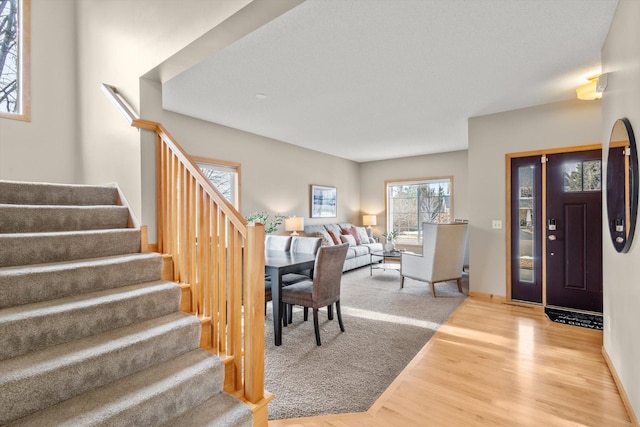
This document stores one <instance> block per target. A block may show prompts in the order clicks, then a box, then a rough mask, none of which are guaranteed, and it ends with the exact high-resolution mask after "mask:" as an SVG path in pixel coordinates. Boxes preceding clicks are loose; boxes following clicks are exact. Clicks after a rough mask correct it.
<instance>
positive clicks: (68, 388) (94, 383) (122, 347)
mask: <svg viewBox="0 0 640 427" xmlns="http://www.w3.org/2000/svg"><path fill="white" fill-rule="evenodd" d="M167 327H172V328H171V329H167ZM158 329H160V330H162V333H159V332H158V330H153V331H146V332H145V333H144V334H143V335H142V337H143V338H141V337H140V335H134V336H129V337H125V338H120V339H119V340H117V341H113V340H109V333H107V334H103V335H104V339H105V340H107V341H105V343H104V344H102V345H101V346H96V347H90V348H85V349H83V350H79V351H77V352H74V353H71V354H65V353H61V354H58V355H57V356H58V358H62V360H60V359H55V360H52V359H50V358H48V357H47V358H46V359H45V360H42V361H41V362H40V363H37V364H29V365H28V366H27V367H26V368H24V369H18V368H14V369H10V370H7V371H6V372H0V389H1V390H2V399H3V400H4V401H6V402H9V404H8V405H6V407H5V408H3V410H2V411H0V424H2V423H6V422H8V421H11V420H15V419H18V418H21V417H23V416H25V415H28V414H31V413H33V412H35V411H38V410H41V409H44V408H47V407H49V406H52V405H55V404H57V403H60V402H62V401H64V400H67V399H70V398H72V397H75V396H78V395H80V394H82V393H85V392H87V391H89V390H92V389H95V388H97V387H101V386H103V385H105V384H109V383H111V382H112V381H116V380H118V379H120V378H124V377H125V376H127V375H131V374H134V373H136V372H140V371H142V370H144V369H147V368H149V367H150V366H153V365H155V364H157V363H160V362H163V361H166V360H170V359H172V358H174V357H176V356H177V355H179V354H182V353H184V352H186V351H191V350H194V349H195V348H197V342H198V336H199V322H198V321H197V319H195V318H190V317H186V316H185V317H184V318H183V320H181V321H179V322H174V323H172V324H169V325H165V326H163V327H161V328H158ZM149 332H151V333H153V335H151V336H149ZM194 344H195V345H194ZM64 345H66V344H64ZM76 345H78V344H77V343H76ZM54 349H55V350H57V351H60V352H62V350H63V347H62V346H58V347H56V348H54ZM49 353H54V352H53V351H50V352H47V353H43V355H46V354H49ZM28 356H30V355H26V357H25V358H20V357H17V358H14V359H9V360H8V361H6V362H7V365H15V364H20V363H22V362H23V361H24V360H25V359H26V360H27V362H28V361H29V359H30V358H29V357H28ZM39 356H42V355H39ZM9 362H10V363H9ZM58 362H62V363H58Z"/></svg>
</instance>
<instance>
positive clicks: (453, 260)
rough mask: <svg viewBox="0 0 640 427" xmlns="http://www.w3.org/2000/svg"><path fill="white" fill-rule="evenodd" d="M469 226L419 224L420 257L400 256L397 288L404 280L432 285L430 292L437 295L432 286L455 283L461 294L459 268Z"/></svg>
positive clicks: (409, 254)
mask: <svg viewBox="0 0 640 427" xmlns="http://www.w3.org/2000/svg"><path fill="white" fill-rule="evenodd" d="M467 229H468V224H466V223H453V224H432V223H427V222H425V223H424V224H423V225H422V255H417V254H412V253H402V256H401V263H400V277H401V281H400V287H401V288H403V287H404V278H405V277H409V278H410V279H415V280H420V281H423V282H427V283H430V284H431V293H432V294H433V296H434V297H435V296H436V289H435V283H438V282H446V281H449V280H456V281H457V282H458V291H460V292H462V269H463V264H464V255H465V246H466V240H467Z"/></svg>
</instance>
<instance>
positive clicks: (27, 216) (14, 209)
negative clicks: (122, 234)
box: [0, 203, 129, 233]
mask: <svg viewBox="0 0 640 427" xmlns="http://www.w3.org/2000/svg"><path fill="white" fill-rule="evenodd" d="M128 222H129V209H128V208H127V207H126V206H122V205H90V206H78V205H18V204H4V203H0V233H21V232H46V231H73V230H100V229H109V228H126V227H127V224H128Z"/></svg>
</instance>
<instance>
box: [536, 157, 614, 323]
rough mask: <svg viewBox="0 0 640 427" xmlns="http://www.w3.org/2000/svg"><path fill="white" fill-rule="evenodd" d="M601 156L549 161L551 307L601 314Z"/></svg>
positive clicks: (548, 207) (548, 303)
mask: <svg viewBox="0 0 640 427" xmlns="http://www.w3.org/2000/svg"><path fill="white" fill-rule="evenodd" d="M601 157H602V151H601V150H593V151H578V152H572V153H562V154H554V155H549V156H548V157H547V158H548V161H547V215H546V224H545V225H546V229H547V250H546V251H547V253H546V257H547V258H546V259H547V305H554V306H560V307H569V308H575V309H581V310H589V311H596V312H601V311H602V191H601V189H602V179H601V177H602V162H601Z"/></svg>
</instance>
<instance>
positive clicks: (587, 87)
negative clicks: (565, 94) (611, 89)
mask: <svg viewBox="0 0 640 427" xmlns="http://www.w3.org/2000/svg"><path fill="white" fill-rule="evenodd" d="M588 80H589V83H586V84H583V85H582V86H578V88H577V89H576V95H577V96H578V99H581V100H583V101H593V100H594V99H600V98H602V92H604V90H605V88H606V87H607V75H606V74H603V75H595V76H591V77H589V78H588Z"/></svg>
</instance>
